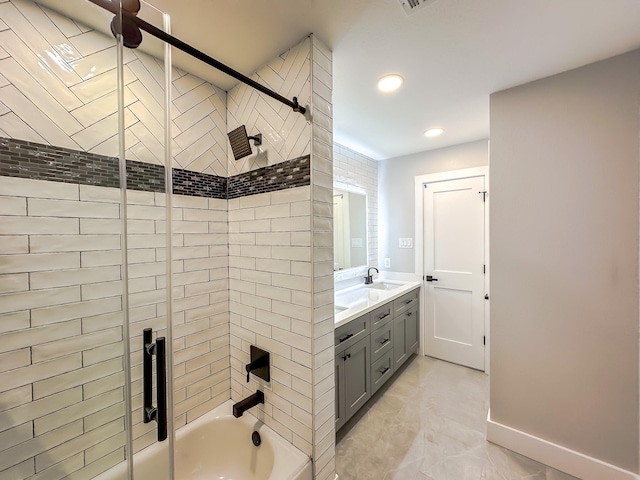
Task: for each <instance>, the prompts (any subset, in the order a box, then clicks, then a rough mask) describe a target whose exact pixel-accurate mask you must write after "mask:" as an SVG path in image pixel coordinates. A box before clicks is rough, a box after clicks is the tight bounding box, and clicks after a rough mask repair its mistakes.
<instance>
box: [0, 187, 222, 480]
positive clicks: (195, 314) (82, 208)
mask: <svg viewBox="0 0 640 480" xmlns="http://www.w3.org/2000/svg"><path fill="white" fill-rule="evenodd" d="M17 192H22V193H21V194H18V193H17ZM117 193H118V190H117V189H110V188H104V187H92V186H85V185H74V184H64V183H54V182H46V181H38V182H34V181H33V180H29V179H20V178H9V177H0V198H2V199H5V200H7V202H8V204H10V205H13V206H14V207H15V209H13V210H12V211H10V212H2V213H3V214H7V215H6V216H0V312H1V313H0V477H2V478H4V475H7V477H6V478H47V479H49V478H62V477H65V478H71V479H74V478H92V477H93V476H95V475H97V474H98V473H100V472H101V471H104V470H106V469H107V468H109V467H111V466H112V465H114V464H115V463H118V462H120V461H122V460H123V458H124V439H125V437H124V420H123V415H124V372H123V360H122V354H123V348H124V347H123V337H122V335H123V328H122V326H123V321H124V316H123V314H122V282H121V260H122V256H121V250H120V236H119V235H120V223H119V222H120V220H119V216H120V212H119V200H118V195H117ZM129 193H130V195H129V198H128V200H129V214H130V219H129V224H128V227H129V229H130V230H129V231H130V232H132V233H131V234H130V235H129V237H128V238H129V240H130V244H129V252H128V253H129V258H130V262H131V275H130V277H131V278H130V279H129V281H130V285H129V286H130V295H129V302H130V306H131V315H130V321H131V323H130V331H131V348H132V355H131V360H132V392H133V421H134V428H133V432H134V450H135V451H138V450H140V449H141V448H144V447H145V446H147V445H149V444H150V443H152V442H154V441H155V425H154V424H143V423H142V422H141V415H140V411H141V402H142V400H141V391H142V385H141V362H142V356H141V354H140V351H141V348H140V346H141V343H142V336H141V335H142V329H143V328H147V327H152V328H154V330H156V331H157V333H158V335H163V334H164V332H165V330H164V329H165V325H166V323H165V322H166V304H165V290H166V281H165V278H166V277H165V275H166V270H165V262H164V258H165V251H166V250H165V234H164V232H165V229H166V226H165V221H164V219H163V216H164V212H165V207H164V205H165V202H166V199H165V195H164V194H158V193H152V192H129ZM22 205H27V206H29V205H32V206H33V208H31V209H30V210H29V212H28V215H27V211H26V210H25V209H22V208H21V206H22ZM174 205H175V206H174V207H173V212H172V214H173V218H174V222H173V228H174V231H175V232H176V233H175V234H174V236H173V243H174V265H173V266H174V272H175V275H174V278H173V287H174V288H173V298H174V315H173V325H174V373H175V376H174V387H175V400H176V403H175V423H176V427H180V426H182V425H184V424H185V423H187V422H189V421H192V420H193V419H195V418H197V417H198V416H200V415H202V414H203V413H206V412H207V411H209V410H210V409H212V408H214V407H216V406H217V405H219V404H220V403H222V402H224V401H226V400H227V399H228V398H229V389H230V377H229V375H230V374H229V313H228V287H229V285H228V283H229V282H228V257H227V248H228V247H227V240H226V230H227V201H226V200H217V199H207V198H198V197H183V196H175V197H174ZM92 212H95V213H92ZM8 214H12V215H11V216H8ZM8 220H11V221H8ZM21 222H22V226H21V225H20V223H21ZM37 225H40V227H36V226H37ZM43 225H44V227H43ZM51 225H56V227H55V228H52V227H51ZM17 228H19V229H21V235H14V234H13V232H15V231H16V229H17ZM22 237H24V240H25V242H24V245H25V248H20V249H16V248H15V245H16V244H18V245H21V244H22V243H21V242H19V241H18V242H16V240H15V239H17V238H22ZM69 239H71V240H69ZM104 239H107V241H105V240H104ZM5 240H8V241H5ZM191 245H196V247H192V246H191ZM201 245H202V246H201ZM42 246H46V248H45V250H46V253H40V252H41V250H42ZM30 247H31V249H30ZM34 247H37V248H34ZM20 475H22V476H20Z"/></svg>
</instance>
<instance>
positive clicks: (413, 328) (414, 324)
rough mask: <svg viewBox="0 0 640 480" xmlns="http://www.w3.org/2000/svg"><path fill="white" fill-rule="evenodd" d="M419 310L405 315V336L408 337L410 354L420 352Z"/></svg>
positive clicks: (407, 343) (415, 309)
mask: <svg viewBox="0 0 640 480" xmlns="http://www.w3.org/2000/svg"><path fill="white" fill-rule="evenodd" d="M418 324H419V322H418V309H417V308H414V309H413V310H411V311H409V312H407V313H406V314H405V334H406V336H407V339H406V345H407V352H408V353H417V352H418Z"/></svg>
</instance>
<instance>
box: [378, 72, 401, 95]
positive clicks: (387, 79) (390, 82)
mask: <svg viewBox="0 0 640 480" xmlns="http://www.w3.org/2000/svg"><path fill="white" fill-rule="evenodd" d="M402 82H404V79H403V78H402V77H401V76H400V75H385V76H384V77H382V78H381V79H380V80H378V90H380V91H381V92H393V91H394V90H397V89H398V88H400V85H402Z"/></svg>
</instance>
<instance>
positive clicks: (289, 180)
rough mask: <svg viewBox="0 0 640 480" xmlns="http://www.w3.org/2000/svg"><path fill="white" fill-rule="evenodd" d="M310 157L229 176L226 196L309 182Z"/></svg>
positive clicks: (244, 195)
mask: <svg viewBox="0 0 640 480" xmlns="http://www.w3.org/2000/svg"><path fill="white" fill-rule="evenodd" d="M310 166H311V157H310V156H309V155H305V156H303V157H298V158H294V159H292V160H287V161H286V162H282V163H277V164H275V165H269V166H268V167H262V168H259V169H257V170H252V171H250V172H246V173H240V174H238V175H234V176H233V177H229V179H228V180H229V184H228V187H227V198H229V199H231V198H238V197H246V196H248V195H255V194H258V193H268V192H274V191H276V190H285V189H287V188H294V187H302V186H305V185H310V184H311V168H310Z"/></svg>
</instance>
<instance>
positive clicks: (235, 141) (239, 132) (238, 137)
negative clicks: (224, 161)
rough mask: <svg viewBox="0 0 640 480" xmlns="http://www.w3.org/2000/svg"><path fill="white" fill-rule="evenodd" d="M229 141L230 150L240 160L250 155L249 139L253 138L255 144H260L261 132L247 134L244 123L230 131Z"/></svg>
mask: <svg viewBox="0 0 640 480" xmlns="http://www.w3.org/2000/svg"><path fill="white" fill-rule="evenodd" d="M228 135H229V143H231V150H232V151H233V156H234V157H235V159H236V160H240V159H241V158H244V157H246V156H248V155H251V153H252V152H251V144H250V143H249V140H253V142H254V144H255V145H256V146H258V145H262V134H261V133H258V134H257V135H254V136H252V137H248V136H247V129H246V128H245V126H244V125H240V126H239V127H238V128H236V129H234V130H232V131H230V132H229V133H228Z"/></svg>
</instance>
